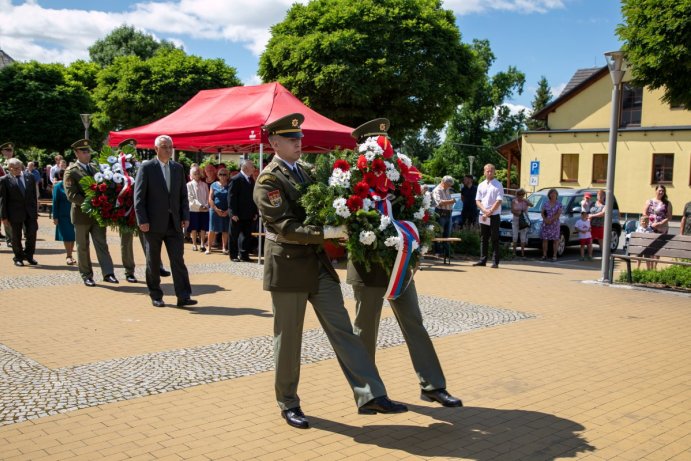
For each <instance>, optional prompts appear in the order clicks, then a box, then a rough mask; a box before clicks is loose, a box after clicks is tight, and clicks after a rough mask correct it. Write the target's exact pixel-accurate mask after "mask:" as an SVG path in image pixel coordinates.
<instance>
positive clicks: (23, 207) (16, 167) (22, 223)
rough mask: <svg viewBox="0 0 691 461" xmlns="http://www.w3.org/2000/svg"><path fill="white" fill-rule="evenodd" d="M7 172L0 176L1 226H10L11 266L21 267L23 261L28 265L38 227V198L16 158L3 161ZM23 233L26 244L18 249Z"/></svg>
mask: <svg viewBox="0 0 691 461" xmlns="http://www.w3.org/2000/svg"><path fill="white" fill-rule="evenodd" d="M7 169H8V172H7V173H8V174H6V175H5V176H3V177H2V178H0V218H1V219H2V223H3V224H4V225H5V228H11V229H12V251H13V252H14V258H13V259H14V265H15V266H23V265H24V262H23V261H24V260H26V261H27V262H28V263H29V264H31V265H32V266H35V265H36V264H38V262H37V261H36V260H35V259H34V251H35V250H36V231H37V230H38V197H36V190H37V189H36V181H35V180H34V177H33V175H31V174H27V173H25V172H24V171H23V170H24V165H23V164H22V162H21V161H20V160H19V159H16V158H13V159H10V160H9V161H8V162H7ZM23 231H25V232H26V236H25V237H26V246H25V247H23V248H22V233H23Z"/></svg>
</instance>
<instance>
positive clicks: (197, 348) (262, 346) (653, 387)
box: [0, 214, 691, 461]
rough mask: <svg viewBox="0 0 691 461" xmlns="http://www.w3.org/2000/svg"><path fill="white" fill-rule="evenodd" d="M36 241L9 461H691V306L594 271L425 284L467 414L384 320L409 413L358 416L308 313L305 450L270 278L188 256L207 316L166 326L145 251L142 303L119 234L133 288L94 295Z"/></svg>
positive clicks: (456, 277)
mask: <svg viewBox="0 0 691 461" xmlns="http://www.w3.org/2000/svg"><path fill="white" fill-rule="evenodd" d="M39 224H40V229H39V242H38V251H37V254H36V259H37V260H38V261H39V263H40V264H39V265H38V266H35V267H28V266H27V267H15V266H14V265H13V264H12V257H11V249H9V248H7V246H6V245H5V243H4V242H3V243H2V244H1V245H0V274H2V275H1V276H0V319H2V320H1V321H0V459H1V460H14V459H17V460H19V459H21V460H34V459H84V460H101V459H114V460H120V459H174V460H177V459H200V460H207V459H213V460H216V459H219V460H220V459H229V460H230V459H266V460H269V459H296V460H303V459H358V460H360V459H363V460H364V459H382V460H384V459H469V460H480V461H485V460H487V461H489V460H507V461H509V460H553V459H587V460H593V461H596V460H610V459H612V460H615V459H622V460H651V461H652V460H691V416H690V415H691V334H689V332H690V331H691V296H689V295H688V294H681V293H674V292H668V291H659V290H640V289H631V288H625V287H609V286H604V285H601V284H598V283H595V282H594V280H595V279H597V278H598V277H599V274H600V270H599V269H600V265H599V263H600V261H599V260H596V261H593V262H579V261H567V260H564V261H559V262H557V263H544V262H539V261H535V260H514V261H511V262H505V263H502V264H501V265H500V268H499V270H493V269H490V268H488V267H472V266H471V263H472V261H463V260H454V261H453V262H452V264H451V265H443V264H433V265H431V266H430V267H425V269H424V270H423V271H421V272H419V273H418V274H417V275H416V283H417V289H418V292H419V294H420V304H421V307H422V310H423V315H424V317H425V324H426V326H427V328H428V330H429V332H430V335H431V336H432V338H433V341H434V344H435V346H436V348H437V352H438V354H439V356H440V360H441V362H442V366H443V368H444V371H445V373H446V378H447V382H448V388H449V391H450V392H451V393H452V394H454V395H457V396H459V397H461V398H462V399H463V401H464V404H465V407H463V408H460V409H458V408H443V407H440V406H438V405H436V404H433V403H429V402H423V401H421V400H420V398H419V389H418V385H417V377H416V376H415V373H414V371H413V369H412V365H411V362H410V357H409V355H408V350H407V347H406V345H405V343H404V341H403V338H402V335H401V332H400V330H399V328H398V326H397V323H396V321H395V318H394V317H393V315H392V312H391V310H390V309H389V308H388V307H385V309H384V314H383V320H382V325H381V330H380V338H379V350H378V352H377V363H378V366H379V370H380V372H381V374H382V377H383V379H384V382H385V384H386V386H387V390H388V393H389V396H390V397H391V398H392V399H394V400H397V401H401V402H404V403H406V404H408V407H409V411H408V412H407V413H403V414H396V415H376V416H369V415H358V414H357V409H356V406H355V404H354V402H353V398H352V392H351V390H350V389H349V387H348V385H347V382H346V380H345V378H344V377H343V375H342V373H341V371H340V368H339V366H338V363H337V361H336V360H335V356H334V354H333V350H332V349H331V347H330V345H329V343H328V341H327V340H326V337H325V335H324V334H323V331H322V330H321V329H320V327H319V323H318V321H317V319H316V316H315V315H314V313H313V311H312V310H311V309H308V313H307V318H306V321H305V333H304V343H303V354H302V356H303V367H302V374H301V381H300V388H299V392H300V397H301V399H302V408H303V410H304V411H305V413H306V414H307V415H308V416H309V418H310V422H311V425H312V428H311V429H309V430H306V431H302V430H298V429H294V428H291V427H289V426H287V425H286V424H285V422H284V421H283V420H282V419H281V417H280V412H279V409H278V406H277V405H276V402H275V399H274V391H273V359H272V356H273V353H272V341H271V332H272V314H271V301H270V296H269V294H268V293H267V292H264V291H262V289H261V283H262V281H261V277H262V269H261V266H259V265H257V264H256V262H255V263H254V264H252V263H232V262H230V261H229V259H228V257H227V256H223V255H222V254H221V253H220V252H217V253H214V254H211V255H204V254H201V253H199V252H192V251H190V245H189V244H187V245H186V249H185V259H186V262H187V265H188V268H189V270H190V277H191V281H192V285H193V291H194V298H195V299H197V300H199V305H198V306H195V307H196V308H195V309H185V310H183V309H177V308H174V307H171V306H172V305H173V304H174V302H175V296H174V294H173V289H172V281H171V279H169V278H168V279H163V280H162V281H163V288H164V292H165V293H166V296H165V298H164V299H165V301H166V302H167V303H168V307H166V308H155V307H152V305H151V302H150V300H149V297H148V296H147V292H146V285H145V284H144V283H143V279H144V273H143V269H144V267H143V266H144V258H143V255H142V253H141V251H140V250H141V248H135V250H136V260H137V264H138V267H137V277H138V278H139V279H140V283H138V284H129V283H127V282H125V281H124V270H123V269H122V266H121V265H120V250H119V238H118V236H117V233H115V232H112V231H109V244H110V249H111V255H112V256H113V259H114V261H115V262H116V276H117V277H118V278H119V279H121V283H120V284H119V285H110V284H105V283H103V282H102V275H101V273H100V271H99V268H98V267H97V266H96V267H95V269H96V270H95V277H94V278H95V280H96V282H97V284H98V286H97V287H96V288H88V287H86V286H84V285H83V284H82V283H81V279H80V277H79V274H78V272H77V270H76V268H75V267H68V266H66V265H65V258H64V249H63V247H62V243H61V242H55V241H54V239H53V229H54V227H53V225H52V223H51V222H50V221H49V220H48V218H47V217H46V216H45V214H44V215H42V216H41V218H40V220H39ZM92 253H93V250H92ZM164 259H165V257H164ZM93 260H94V261H96V258H95V256H94V257H93ZM339 272H340V274H341V276H342V277H341V278H342V280H345V271H344V270H343V268H340V269H339ZM342 287H343V292H344V295H345V297H346V306H347V307H348V309H349V310H350V312H351V317H352V315H353V311H354V301H353V298H352V291H351V290H350V287H349V286H347V285H345V284H344V285H342Z"/></svg>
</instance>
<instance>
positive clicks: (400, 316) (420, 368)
mask: <svg viewBox="0 0 691 461" xmlns="http://www.w3.org/2000/svg"><path fill="white" fill-rule="evenodd" d="M353 292H354V294H355V307H356V311H355V312H356V313H355V326H354V328H353V330H354V331H355V334H356V335H358V336H360V338H361V339H362V342H363V343H364V344H365V347H366V348H367V352H368V353H369V354H370V356H371V357H372V360H374V354H375V351H376V349H377V336H378V334H379V320H380V319H381V310H382V306H383V304H384V296H385V295H386V287H368V286H364V285H353ZM389 304H390V305H391V309H392V310H393V313H394V315H395V316H396V320H398V325H399V326H400V327H401V332H402V333H403V338H404V339H405V342H406V344H407V345H408V353H409V354H410V358H411V359H412V361H413V368H414V369H415V373H417V377H418V379H419V380H420V387H421V388H422V389H424V390H426V391H431V390H435V389H444V388H446V379H445V378H444V372H443V371H442V369H441V364H440V363H439V358H438V357H437V353H436V352H435V350H434V345H433V344H432V340H431V339H430V337H429V333H427V330H426V329H425V327H424V325H423V324H422V314H421V313H420V305H419V303H418V298H417V290H416V289H415V282H414V281H412V280H411V281H410V284H409V285H408V287H407V288H406V289H405V291H404V292H403V293H402V294H401V295H400V296H399V297H398V298H396V299H393V300H389Z"/></svg>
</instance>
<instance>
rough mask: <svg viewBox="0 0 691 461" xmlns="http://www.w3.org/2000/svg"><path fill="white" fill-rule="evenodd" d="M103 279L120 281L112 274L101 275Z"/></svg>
mask: <svg viewBox="0 0 691 461" xmlns="http://www.w3.org/2000/svg"><path fill="white" fill-rule="evenodd" d="M103 281H104V282H108V283H120V282H118V279H116V278H115V276H114V275H113V274H108V275H106V276H105V277H103Z"/></svg>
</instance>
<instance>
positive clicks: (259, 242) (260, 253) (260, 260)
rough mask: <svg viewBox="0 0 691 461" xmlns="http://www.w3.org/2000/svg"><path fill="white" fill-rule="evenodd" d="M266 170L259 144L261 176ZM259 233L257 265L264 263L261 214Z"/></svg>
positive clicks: (262, 148)
mask: <svg viewBox="0 0 691 461" xmlns="http://www.w3.org/2000/svg"><path fill="white" fill-rule="evenodd" d="M263 169H264V144H263V143H261V142H260V143H259V173H260V174H261V172H262V170H263ZM257 231H258V233H259V236H258V240H257V242H258V246H257V264H261V263H262V215H261V212H260V214H259V226H258V227H257Z"/></svg>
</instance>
